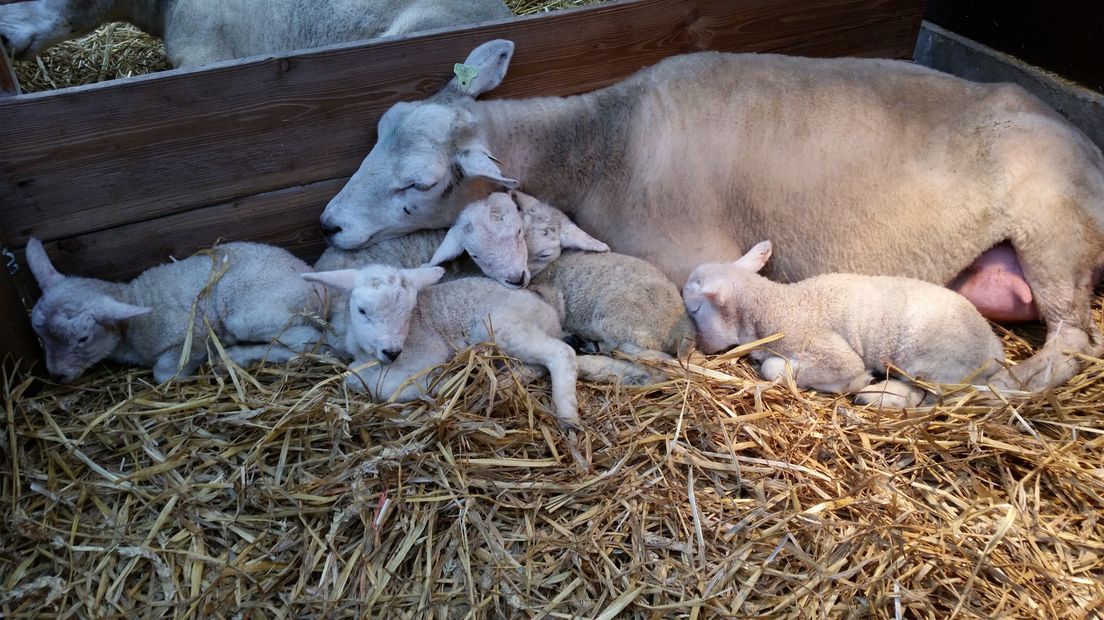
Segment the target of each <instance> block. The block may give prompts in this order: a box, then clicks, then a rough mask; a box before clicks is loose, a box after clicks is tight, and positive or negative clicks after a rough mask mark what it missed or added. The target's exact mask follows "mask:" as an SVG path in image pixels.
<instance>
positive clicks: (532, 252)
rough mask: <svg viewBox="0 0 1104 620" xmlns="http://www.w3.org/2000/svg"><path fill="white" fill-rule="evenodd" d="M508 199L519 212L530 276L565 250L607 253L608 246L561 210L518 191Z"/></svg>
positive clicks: (513, 192) (542, 269)
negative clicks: (523, 228)
mask: <svg viewBox="0 0 1104 620" xmlns="http://www.w3.org/2000/svg"><path fill="white" fill-rule="evenodd" d="M510 197H511V198H513V199H514V203H515V204H516V205H517V206H518V209H519V210H520V211H521V218H522V222H523V224H524V227H525V244H526V246H527V247H528V248H529V273H530V274H532V275H534V276H535V275H537V274H538V273H540V272H541V271H544V268H545V267H547V266H548V265H550V264H552V261H554V260H556V259H557V258H559V257H560V253H561V252H562V251H563V250H565V249H566V250H584V251H587V252H609V249H610V248H609V246H608V245H606V244H604V243H602V242H601V241H599V240H597V239H595V238H594V237H591V236H590V235H588V234H586V232H584V231H583V229H582V228H579V227H578V226H576V225H575V223H574V222H572V221H571V219H570V218H568V217H567V215H565V214H564V212H563V211H560V210H559V209H557V208H555V207H553V206H551V205H549V204H547V203H545V202H541V201H540V200H538V199H536V198H534V197H532V196H530V195H529V194H526V193H524V192H520V191H517V190H513V191H511V192H510Z"/></svg>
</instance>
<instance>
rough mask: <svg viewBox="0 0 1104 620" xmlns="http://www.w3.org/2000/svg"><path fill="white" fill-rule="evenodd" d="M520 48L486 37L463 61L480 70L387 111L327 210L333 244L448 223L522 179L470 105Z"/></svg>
mask: <svg viewBox="0 0 1104 620" xmlns="http://www.w3.org/2000/svg"><path fill="white" fill-rule="evenodd" d="M513 51H514V44H513V43H511V42H510V41H505V40H495V41H490V42H488V43H484V44H483V45H481V46H479V47H478V48H476V49H475V50H474V51H472V53H471V55H470V56H468V59H467V60H466V61H465V62H464V65H462V66H465V67H469V68H470V69H474V70H475V71H476V74H475V77H470V78H469V79H465V80H461V79H460V77H459V74H460V73H463V72H462V71H458V77H457V78H455V79H453V80H452V81H451V82H449V83H448V85H446V86H445V88H444V90H442V91H441V92H440V93H438V94H436V95H434V96H433V97H431V98H429V99H427V100H425V101H419V102H400V103H397V104H395V105H394V106H392V107H391V109H389V110H388V111H387V112H386V113H384V115H383V116H382V117H381V118H380V121H379V126H378V132H377V140H376V145H375V146H374V147H372V150H371V152H369V153H368V156H367V157H365V159H364V162H363V163H362V164H361V166H360V168H359V169H358V170H357V171H356V172H355V173H354V174H353V176H352V177H351V178H350V179H349V182H348V183H347V184H346V185H345V187H344V188H342V189H341V191H340V192H338V194H337V195H336V196H334V197H333V199H332V200H330V203H329V204H328V205H326V208H325V210H323V212H322V219H321V223H322V232H323V234H325V235H326V238H327V239H328V240H329V242H330V244H331V245H333V246H335V247H338V248H341V249H344V250H352V249H357V248H361V247H364V246H367V245H370V244H372V243H373V242H376V241H379V240H381V239H388V238H391V237H397V236H399V235H402V234H406V233H409V232H414V231H416V230H423V229H429V228H444V227H446V226H449V225H450V224H452V223H453V221H455V219H456V216H457V214H458V213H459V211H460V209H462V208H463V207H464V205H466V204H467V203H468V202H470V201H471V199H473V198H479V197H482V196H485V195H487V194H488V193H490V192H491V191H492V190H493V189H494V188H496V187H506V188H514V187H517V186H518V182H517V181H516V180H514V179H511V178H509V177H507V176H506V175H505V174H504V173H503V172H502V170H501V169H500V168H499V163H498V160H497V159H495V157H494V155H493V154H491V153H490V151H489V147H488V146H487V144H486V141H485V139H484V136H483V132H482V129H481V128H480V127H478V126H476V124H475V123H474V122H473V117H472V114H471V112H470V111H469V107H470V104H471V103H472V100H473V97H475V96H477V95H479V94H481V93H484V92H486V91H488V90H491V89H492V88H494V87H496V86H498V84H499V83H501V81H502V78H503V77H505V75H506V68H507V66H508V65H509V63H510V57H511V56H512V55H513ZM467 75H468V74H465V76H466V77H467Z"/></svg>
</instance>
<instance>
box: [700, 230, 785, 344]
mask: <svg viewBox="0 0 1104 620" xmlns="http://www.w3.org/2000/svg"><path fill="white" fill-rule="evenodd" d="M770 256H771V242H770V241H761V242H759V243H758V244H756V245H755V247H753V248H751V250H750V251H748V253H747V254H745V255H743V256H742V257H740V259H739V260H737V261H735V262H732V263H705V264H702V265H698V267H697V268H696V269H694V271H693V272H692V273H691V274H690V278H689V279H688V280H687V281H686V284H685V285H683V287H682V301H683V303H684V304H686V312H687V313H688V314H689V315H690V318H691V319H693V320H694V326H695V327H697V330H698V346H699V348H701V350H702V351H703V352H705V353H717V352H719V351H724V350H725V349H728V348H730V347H733V346H735V345H738V344H743V342H741V341H742V340H743V339H744V338H745V336H743V335H742V334H741V329H740V328H741V323H742V321H741V313H742V309H741V302H742V299H741V295H742V291H741V290H740V289H741V288H742V287H741V284H742V283H743V282H747V281H748V280H749V279H751V278H760V277H762V276H759V275H756V273H757V272H758V271H759V270H760V269H762V268H763V266H764V265H766V264H767V260H768V259H770Z"/></svg>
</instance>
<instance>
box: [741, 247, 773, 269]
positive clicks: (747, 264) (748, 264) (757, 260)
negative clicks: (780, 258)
mask: <svg viewBox="0 0 1104 620" xmlns="http://www.w3.org/2000/svg"><path fill="white" fill-rule="evenodd" d="M771 252H772V246H771V242H770V241H760V242H759V243H756V244H755V246H754V247H752V248H751V249H750V250H748V253H747V254H744V255H743V256H741V257H740V258H739V259H738V260H737V261H736V266H737V267H740V268H742V269H747V270H748V271H751V272H755V273H758V271H759V270H760V269H762V268H763V266H764V265H766V264H767V261H768V260H770V257H771Z"/></svg>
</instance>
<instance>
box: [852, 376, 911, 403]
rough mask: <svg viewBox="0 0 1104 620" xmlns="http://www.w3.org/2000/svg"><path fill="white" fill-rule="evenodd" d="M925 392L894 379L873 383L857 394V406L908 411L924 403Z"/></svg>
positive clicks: (855, 398) (855, 399)
mask: <svg viewBox="0 0 1104 620" xmlns="http://www.w3.org/2000/svg"><path fill="white" fill-rule="evenodd" d="M924 394H925V392H924V391H923V390H921V389H920V388H915V387H912V386H910V385H908V384H905V383H902V382H900V381H894V380H892V379H890V380H887V381H881V382H879V383H872V384H870V385H868V386H866V387H864V388H863V389H861V390H859V391H858V392H856V393H855V396H854V401H855V404H856V405H873V406H874V407H877V408H878V409H906V408H908V407H916V406H917V405H919V404H920V403H922V402H924Z"/></svg>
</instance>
